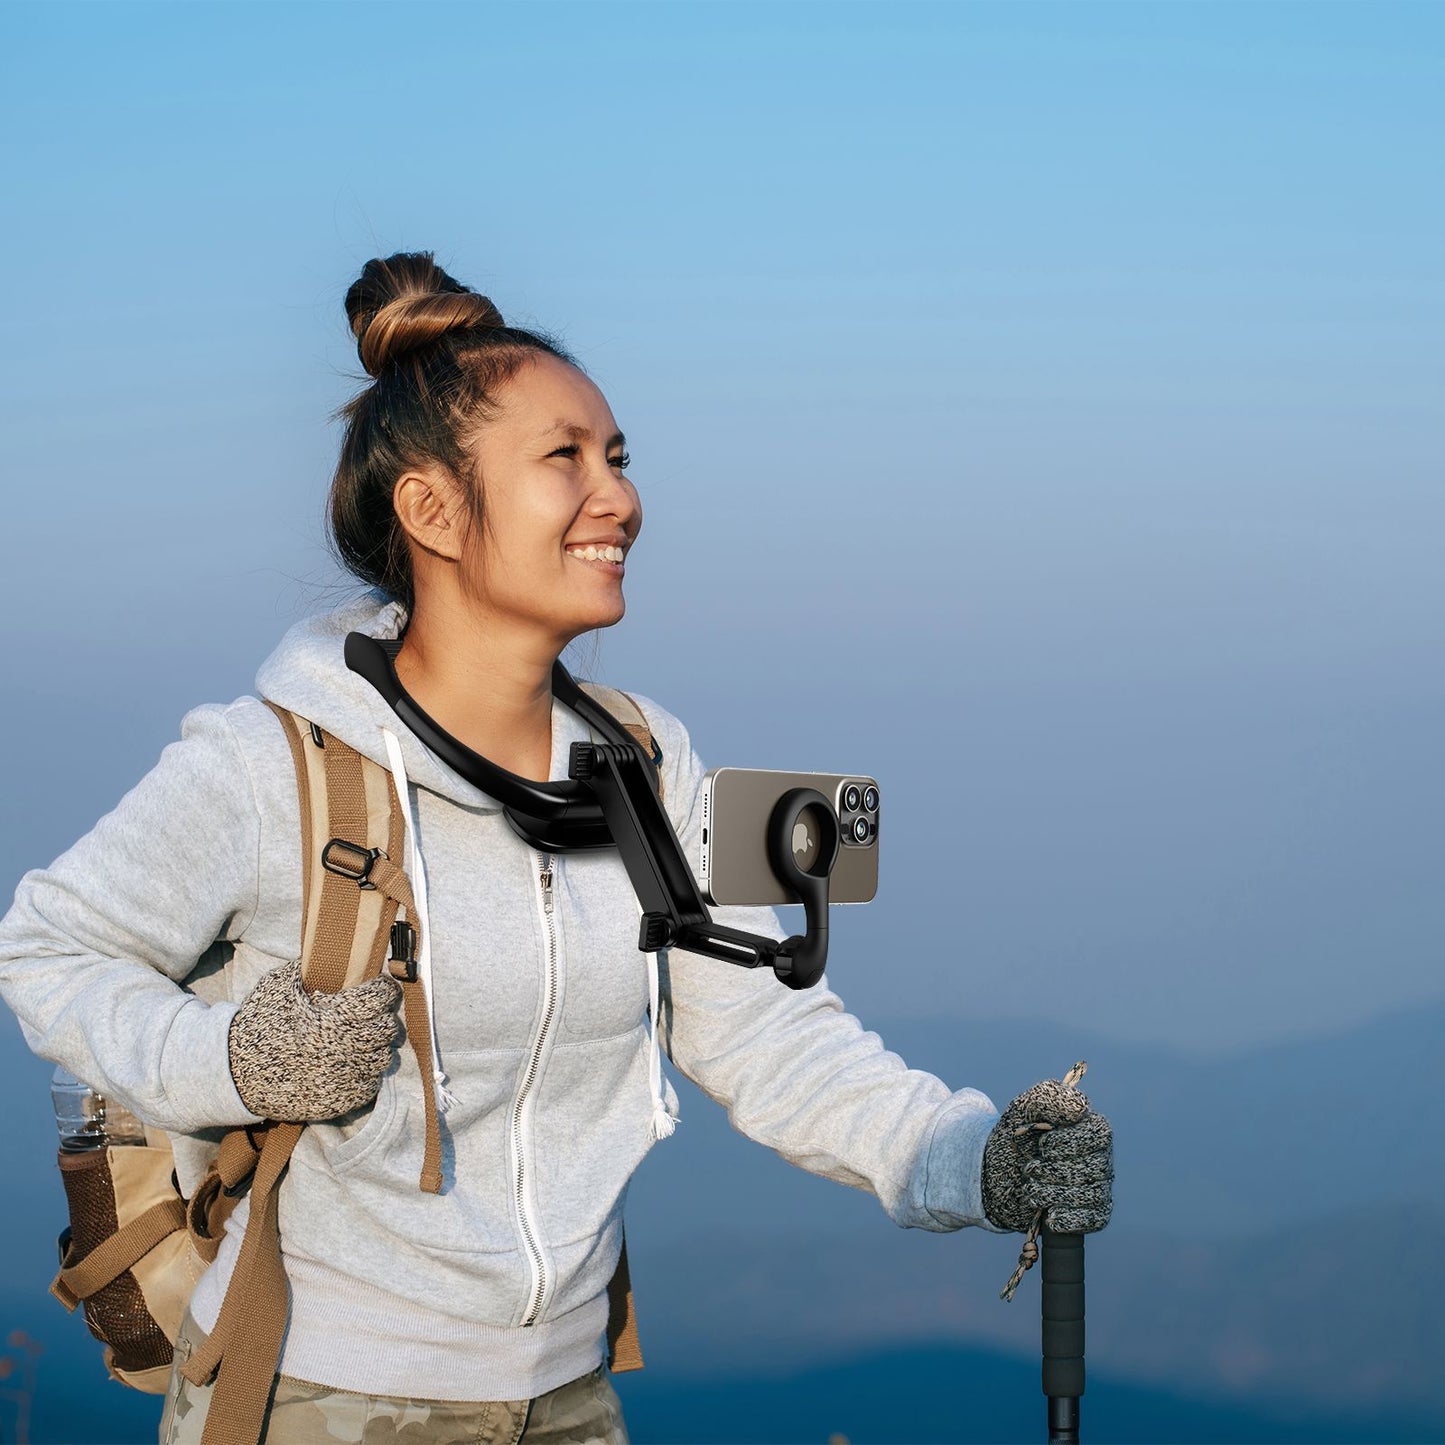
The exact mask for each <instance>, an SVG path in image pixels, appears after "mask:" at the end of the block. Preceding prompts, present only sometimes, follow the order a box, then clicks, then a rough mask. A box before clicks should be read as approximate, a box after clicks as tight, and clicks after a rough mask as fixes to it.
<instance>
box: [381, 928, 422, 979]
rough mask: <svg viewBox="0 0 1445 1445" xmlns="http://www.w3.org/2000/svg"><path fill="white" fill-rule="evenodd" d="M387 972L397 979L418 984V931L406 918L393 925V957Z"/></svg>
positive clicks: (389, 961)
mask: <svg viewBox="0 0 1445 1445" xmlns="http://www.w3.org/2000/svg"><path fill="white" fill-rule="evenodd" d="M386 971H387V972H388V973H389V974H390V975H391V976H392V977H393V978H395V979H401V980H403V981H404V982H406V983H415V982H416V929H415V928H413V927H412V926H411V924H409V923H408V922H407V921H406V920H405V919H404V918H399V919H398V920H397V921H396V922H395V923H393V924H392V925H391V957H390V958H389V959H388V960H387V964H386Z"/></svg>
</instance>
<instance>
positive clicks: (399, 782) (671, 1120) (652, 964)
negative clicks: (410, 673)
mask: <svg viewBox="0 0 1445 1445" xmlns="http://www.w3.org/2000/svg"><path fill="white" fill-rule="evenodd" d="M381 735H382V737H383V738H384V739H385V741H386V756H387V761H388V762H389V763H390V764H391V778H392V782H393V783H394V785H395V787H396V795H397V797H398V798H399V799H400V800H401V804H402V807H403V808H404V809H405V811H406V861H405V865H404V866H405V871H406V873H407V876H408V877H409V878H410V879H411V886H412V893H413V894H414V896H415V898H416V912H417V920H416V921H417V923H418V924H419V926H420V929H421V943H420V946H419V947H418V949H417V977H418V978H419V979H420V980H421V986H422V994H423V996H424V997H425V999H426V1009H427V1026H428V1027H429V1028H430V1030H431V1046H432V1059H433V1069H432V1083H433V1086H434V1087H435V1089H436V1101H437V1110H438V1112H439V1113H443V1114H444V1113H446V1111H447V1109H448V1108H450V1107H451V1106H452V1105H454V1104H455V1103H456V1102H457V1098H456V1096H455V1095H454V1094H453V1093H452V1092H451V1090H450V1089H448V1088H447V1075H446V1070H445V1069H444V1068H443V1067H442V1056H441V1048H440V1045H439V1044H438V1043H437V1025H436V1000H435V998H434V997H433V994H432V974H431V919H430V917H429V916H428V913H427V887H426V865H425V864H424V863H423V862H422V856H421V846H420V844H419V843H418V842H417V820H416V810H415V808H414V807H413V806H412V799H411V788H410V787H409V785H408V783H407V776H406V763H405V761H404V759H403V758H402V755H401V743H400V742H399V741H398V740H397V737H396V734H395V733H393V732H392V731H391V729H390V728H387V727H383V728H382V730H381ZM641 914H642V906H641V904H639V905H638V916H639V917H641ZM660 995H661V989H660V987H659V983H658V969H657V955H656V954H655V953H649V954H648V955H647V1000H648V1039H647V1047H648V1054H647V1079H648V1084H649V1086H650V1088H651V1092H652V1118H651V1120H650V1122H649V1124H648V1136H649V1137H650V1138H652V1139H654V1140H656V1139H666V1138H667V1137H668V1136H669V1135H670V1134H671V1133H672V1132H673V1131H674V1130H675V1129H676V1128H677V1115H676V1113H674V1112H673V1110H672V1109H670V1108H669V1107H668V1104H667V1095H666V1093H665V1092H664V1090H663V1083H662V1047H661V1045H660V1044H659V1043H658V1038H657V1020H658V1009H659V1004H660Z"/></svg>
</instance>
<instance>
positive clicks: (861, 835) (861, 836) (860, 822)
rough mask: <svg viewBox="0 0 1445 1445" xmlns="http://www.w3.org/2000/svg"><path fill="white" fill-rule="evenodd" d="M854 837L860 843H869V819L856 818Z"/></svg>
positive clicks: (854, 821)
mask: <svg viewBox="0 0 1445 1445" xmlns="http://www.w3.org/2000/svg"><path fill="white" fill-rule="evenodd" d="M853 836H854V837H855V838H856V839H857V840H858V841H859V842H860V843H866V842H867V841H868V819H867V818H855V819H854V820H853Z"/></svg>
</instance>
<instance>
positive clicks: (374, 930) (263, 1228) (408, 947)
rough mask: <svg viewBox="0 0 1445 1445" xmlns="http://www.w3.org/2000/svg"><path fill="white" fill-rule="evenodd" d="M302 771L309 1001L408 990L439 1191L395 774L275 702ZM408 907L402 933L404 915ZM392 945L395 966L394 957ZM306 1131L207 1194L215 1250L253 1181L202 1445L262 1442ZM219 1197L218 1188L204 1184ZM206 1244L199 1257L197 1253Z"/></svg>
mask: <svg viewBox="0 0 1445 1445" xmlns="http://www.w3.org/2000/svg"><path fill="white" fill-rule="evenodd" d="M267 706H268V707H270V708H271V710H272V711H273V712H274V713H275V714H276V716H277V718H278V719H279V721H280V723H281V726H282V730H283V732H284V733H285V735H286V740H287V743H288V745H289V746H290V750H291V759H292V762H293V764H294V765H295V769H296V782H297V792H298V795H299V801H300V811H301V860H302V862H301V867H302V891H303V900H304V902H303V915H302V934H301V957H302V960H303V963H302V977H303V979H304V981H305V983H306V986H307V987H308V988H309V989H311V990H312V992H327V993H335V992H338V991H339V990H341V989H343V988H347V987H350V986H351V985H352V984H355V983H360V982H362V981H364V980H365V979H368V978H374V977H376V976H377V975H378V974H379V973H380V972H381V970H382V968H383V967H384V966H386V967H387V968H388V972H389V973H390V974H391V975H392V977H394V978H396V979H397V981H398V983H400V985H401V989H402V1002H403V1011H404V1015H405V1019H406V1031H407V1036H408V1038H409V1039H410V1041H411V1045H412V1049H413V1051H414V1052H415V1054H416V1059H417V1065H418V1067H419V1069H420V1072H421V1078H422V1082H423V1099H424V1102H425V1115H426V1148H425V1152H424V1158H423V1162H422V1177H421V1188H422V1189H423V1190H425V1191H426V1192H428V1193H432V1194H436V1193H440V1191H441V1185H442V1175H441V1130H440V1123H439V1120H438V1118H437V1107H436V1091H435V1089H434V1088H433V1086H432V1048H431V1028H430V1024H429V1022H428V1018H427V1008H426V998H425V996H424V994H423V993H422V985H421V982H420V980H419V978H418V977H417V970H416V947H417V938H418V932H417V930H418V921H417V917H416V902H415V899H414V897H413V895H412V890H411V883H410V880H409V879H408V878H407V876H406V873H405V872H404V871H403V870H402V868H400V867H399V866H398V865H397V864H396V863H395V862H393V861H392V859H393V858H398V857H401V856H402V848H403V846H404V844H405V837H406V832H405V829H406V824H405V820H404V817H403V814H402V808H401V801H400V800H399V799H398V798H397V797H396V796H395V790H394V788H393V787H392V781H391V776H390V774H389V773H387V772H386V770H385V769H383V768H380V767H379V766H377V765H376V764H374V763H372V762H370V760H369V759H366V758H364V757H363V756H362V755H361V754H360V753H358V752H357V751H356V750H355V749H354V748H351V747H349V746H347V745H346V744H345V743H343V742H341V740H340V739H339V738H336V737H334V736H333V735H331V734H329V733H326V732H324V731H323V730H322V729H321V728H319V727H317V726H316V725H315V724H314V723H310V722H307V721H306V720H305V719H302V718H298V717H297V716H296V715H295V714H294V713H291V712H289V711H287V710H286V709H285V708H281V707H278V706H277V705H276V704H274V703H270V702H268V703H267ZM403 909H404V910H405V913H406V920H405V922H404V923H398V922H397V914H398V913H399V912H400V911H402V910H403ZM388 945H390V951H391V954H392V957H391V959H390V960H388V959H387V953H388ZM304 1127H305V1126H304V1125H302V1124H294V1123H276V1122H268V1123H266V1124H264V1125H256V1126H254V1127H252V1128H247V1129H239V1130H233V1131H231V1133H230V1134H228V1135H227V1136H226V1139H225V1140H224V1141H223V1144H222V1149H221V1157H220V1159H218V1161H217V1169H216V1171H215V1174H214V1176H213V1178H214V1181H215V1182H214V1185H212V1181H211V1179H208V1180H207V1182H206V1186H203V1187H202V1189H201V1190H198V1191H197V1199H198V1200H199V1199H200V1197H201V1195H202V1194H205V1195H207V1197H208V1199H209V1201H210V1205H211V1207H210V1209H209V1210H208V1211H207V1212H206V1214H205V1218H204V1225H203V1227H202V1228H203V1233H204V1236H205V1239H206V1244H207V1245H208V1247H209V1252H210V1254H211V1255H214V1253H215V1250H216V1246H217V1244H218V1243H219V1229H218V1228H217V1225H218V1223H219V1222H220V1219H219V1218H218V1216H223V1215H224V1214H229V1212H230V1209H231V1208H233V1207H234V1201H235V1199H236V1198H238V1197H239V1195H240V1193H241V1192H242V1191H243V1190H244V1189H245V1186H246V1183H247V1180H248V1178H249V1183H250V1197H251V1206H250V1208H251V1212H250V1217H249V1219H248V1221H247V1225H246V1233H245V1237H244V1239H243V1240H242V1243H241V1251H240V1254H239V1255H238V1257H237V1260H236V1266H235V1269H234V1271H233V1272H232V1275H231V1279H230V1282H229V1283H228V1285H227V1288H226V1297H225V1299H224V1300H223V1301H222V1304H221V1311H220V1314H219V1315H218V1316H217V1319H216V1324H215V1328H214V1329H213V1330H212V1331H211V1333H210V1335H209V1336H208V1337H207V1339H206V1341H205V1343H204V1345H202V1346H201V1347H200V1348H199V1349H198V1350H197V1351H196V1352H195V1354H193V1355H192V1356H191V1358H190V1359H189V1360H188V1361H187V1362H186V1364H185V1365H184V1366H183V1369H182V1372H183V1373H184V1375H185V1377H186V1378H187V1379H188V1380H190V1381H191V1382H192V1383H193V1384H197V1385H200V1384H205V1383H206V1382H207V1381H208V1380H210V1379H211V1377H212V1376H213V1375H214V1376H215V1379H216V1386H215V1391H214V1394H213V1395H212V1399H211V1405H210V1408H209V1409H208V1411H207V1416H206V1423H205V1428H204V1430H203V1433H202V1436H201V1439H202V1445H255V1442H256V1441H257V1440H259V1438H260V1435H261V1430H262V1426H263V1423H264V1419H265V1412H266V1405H267V1400H268V1398H269V1396H270V1391H271V1382H272V1378H273V1377H274V1375H275V1374H276V1370H277V1366H278V1364H279V1362H280V1358H281V1344H282V1339H283V1336H284V1334H285V1328H286V1318H287V1314H288V1310H289V1300H290V1291H289V1288H288V1286H287V1283H286V1272H285V1268H284V1266H283V1264H282V1260H281V1241H280V1235H279V1232H278V1227H277V1203H278V1195H279V1190H280V1184H281V1180H282V1178H283V1176H284V1174H285V1172H286V1168H287V1165H288V1163H289V1161H290V1158H291V1154H292V1152H293V1150H294V1149H295V1147H296V1143H297V1141H298V1140H299V1139H300V1137H301V1131H302V1129H303V1128H304ZM207 1186H210V1187H207ZM198 1247H201V1246H200V1244H199V1243H198Z"/></svg>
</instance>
